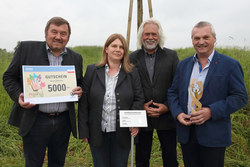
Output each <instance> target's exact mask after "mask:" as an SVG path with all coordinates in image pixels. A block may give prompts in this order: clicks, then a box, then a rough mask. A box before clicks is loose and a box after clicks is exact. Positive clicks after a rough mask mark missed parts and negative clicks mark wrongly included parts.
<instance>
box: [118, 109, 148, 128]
mask: <svg viewBox="0 0 250 167" xmlns="http://www.w3.org/2000/svg"><path fill="white" fill-rule="evenodd" d="M119 115H120V127H147V126H148V123H147V116H146V110H120V114H119Z"/></svg>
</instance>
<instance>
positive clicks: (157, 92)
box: [130, 47, 179, 130]
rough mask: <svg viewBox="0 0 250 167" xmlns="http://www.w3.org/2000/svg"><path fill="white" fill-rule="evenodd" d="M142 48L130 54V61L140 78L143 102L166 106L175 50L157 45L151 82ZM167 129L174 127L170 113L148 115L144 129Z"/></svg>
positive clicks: (176, 59) (174, 65) (173, 67)
mask: <svg viewBox="0 0 250 167" xmlns="http://www.w3.org/2000/svg"><path fill="white" fill-rule="evenodd" d="M144 54H145V53H144V50H143V49H140V50H137V51H135V52H133V53H131V54H130V61H131V63H133V64H134V65H135V66H136V67H137V69H138V71H139V74H140V79H141V83H142V87H143V92H144V96H145V103H146V102H148V101H150V100H153V101H154V102H156V103H162V104H165V105H166V106H168V103H167V92H168V89H169V88H170V86H171V84H172V81H173V78H174V73H175V70H176V67H177V64H178V62H179V59H178V56H177V53H176V51H173V50H170V49H167V48H164V49H161V48H160V47H158V49H157V51H156V57H155V66H154V67H155V68H154V75H153V82H152V83H151V81H150V79H149V74H148V71H147V67H146V63H145V58H144V57H145V55H144ZM154 128H155V129H157V130H167V129H173V128H175V121H174V120H173V118H172V116H171V113H170V112H167V113H165V114H162V115H161V116H160V117H158V118H152V117H148V128H143V129H144V130H152V129H154Z"/></svg>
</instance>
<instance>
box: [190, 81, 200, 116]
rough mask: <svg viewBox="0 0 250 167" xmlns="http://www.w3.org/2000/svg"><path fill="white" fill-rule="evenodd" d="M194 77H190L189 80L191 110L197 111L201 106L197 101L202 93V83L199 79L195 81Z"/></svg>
mask: <svg viewBox="0 0 250 167" xmlns="http://www.w3.org/2000/svg"><path fill="white" fill-rule="evenodd" d="M195 81H196V79H192V80H191V82H190V96H191V98H192V102H191V111H192V113H193V112H195V111H199V110H201V108H202V104H201V102H200V101H199V100H200V99H201V97H202V94H203V83H202V82H201V81H197V82H195Z"/></svg>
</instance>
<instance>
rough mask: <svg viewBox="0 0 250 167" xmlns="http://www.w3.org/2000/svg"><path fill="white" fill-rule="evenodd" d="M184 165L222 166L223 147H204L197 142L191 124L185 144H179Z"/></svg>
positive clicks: (198, 166) (187, 166) (193, 127)
mask: <svg viewBox="0 0 250 167" xmlns="http://www.w3.org/2000/svg"><path fill="white" fill-rule="evenodd" d="M181 148H182V154H183V161H184V165H185V167H224V156H225V149H226V148H225V147H205V146H202V145H200V144H199V143H198V141H197V138H196V133H195V126H194V125H193V126H191V129H190V138H189V142H188V143H187V144H181Z"/></svg>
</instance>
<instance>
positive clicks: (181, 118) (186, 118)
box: [177, 112, 192, 126]
mask: <svg viewBox="0 0 250 167" xmlns="http://www.w3.org/2000/svg"><path fill="white" fill-rule="evenodd" d="M190 118H191V116H190V115H187V114H184V113H183V112H182V113H180V114H179V115H178V116H177V120H178V121H179V122H180V123H181V124H183V125H186V126H190V125H191V124H192V122H191V121H190Z"/></svg>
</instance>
